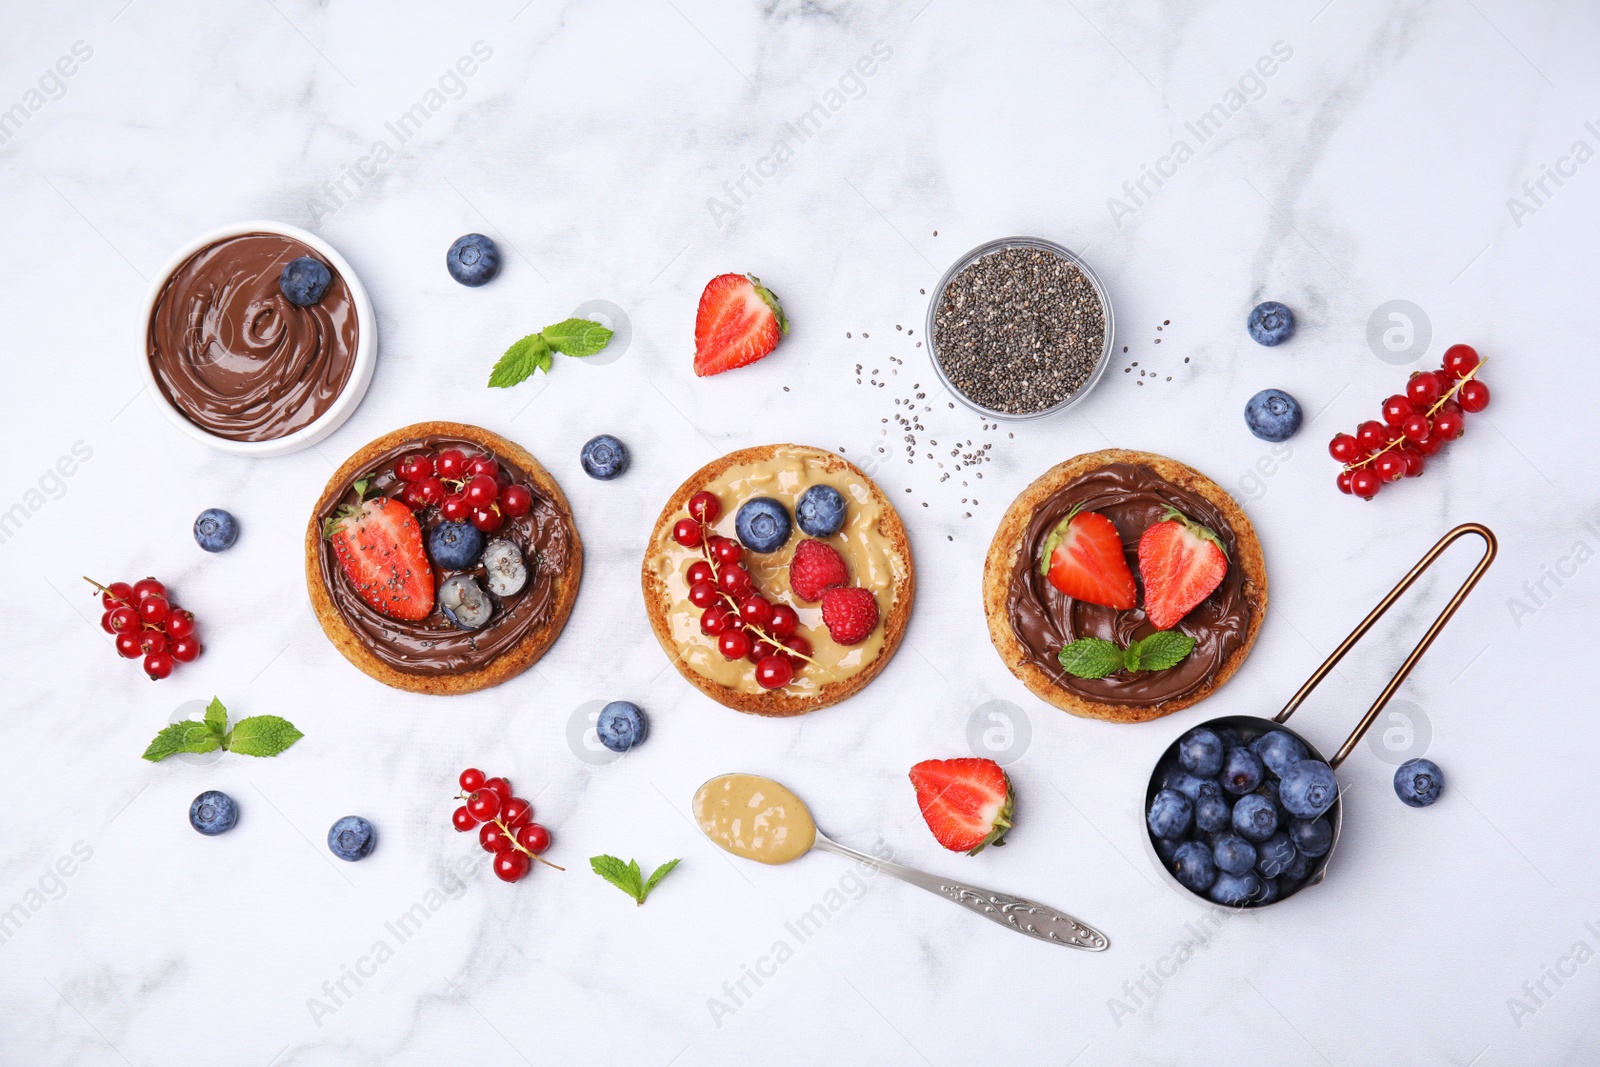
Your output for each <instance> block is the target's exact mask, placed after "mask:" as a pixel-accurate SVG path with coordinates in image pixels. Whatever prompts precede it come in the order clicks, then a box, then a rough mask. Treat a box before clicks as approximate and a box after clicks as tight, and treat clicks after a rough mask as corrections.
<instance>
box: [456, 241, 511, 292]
mask: <svg viewBox="0 0 1600 1067" xmlns="http://www.w3.org/2000/svg"><path fill="white" fill-rule="evenodd" d="M444 265H445V268H446V269H447V270H449V272H450V277H452V278H454V279H455V280H456V281H458V282H460V283H461V284H462V285H471V286H479V285H482V284H484V283H485V282H487V281H489V280H491V279H492V278H493V277H494V276H495V275H496V274H499V273H500V249H499V248H498V247H496V245H495V243H494V242H493V241H491V240H490V239H489V238H487V237H485V236H484V235H483V234H481V233H469V234H467V235H465V236H463V237H457V238H456V240H455V243H454V244H452V245H451V246H450V251H448V252H446V253H445V254H444Z"/></svg>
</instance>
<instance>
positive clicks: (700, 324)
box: [694, 274, 789, 378]
mask: <svg viewBox="0 0 1600 1067" xmlns="http://www.w3.org/2000/svg"><path fill="white" fill-rule="evenodd" d="M788 332H789V320H788V319H786V318H784V315H783V308H782V306H781V305H779V303H778V298H777V297H776V296H774V295H773V293H772V290H770V289H767V288H766V287H764V286H763V285H762V284H761V279H760V278H757V277H756V276H755V275H753V274H719V275H717V276H716V277H715V278H712V279H711V281H710V282H708V283H707V284H706V289H705V292H703V293H701V294H700V310H699V311H698V312H696V314H695V318H694V372H695V374H697V375H699V376H700V377H702V378H708V377H710V376H711V375H713V374H721V373H722V372H723V371H725V370H733V369H734V368H735V367H743V366H745V365H746V364H750V363H754V362H755V361H756V360H758V359H760V358H761V357H763V356H765V355H767V354H769V353H770V352H771V351H772V350H773V349H774V348H777V347H778V339H779V338H780V337H782V336H783V335H784V334H786V333H788Z"/></svg>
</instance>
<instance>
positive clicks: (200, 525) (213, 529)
mask: <svg viewBox="0 0 1600 1067" xmlns="http://www.w3.org/2000/svg"><path fill="white" fill-rule="evenodd" d="M194 539H195V543H196V544H198V545H199V546H200V547H201V548H203V549H205V550H206V551H207V552H222V551H225V550H226V549H230V548H232V547H233V543H234V542H235V541H237V540H239V520H237V519H235V518H234V517H233V516H232V515H229V514H228V513H227V512H226V511H223V510H222V509H221V508H206V509H205V510H204V511H202V512H201V513H200V517H199V518H197V519H195V520H194Z"/></svg>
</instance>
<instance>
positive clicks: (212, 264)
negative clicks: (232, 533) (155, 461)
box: [147, 233, 358, 441]
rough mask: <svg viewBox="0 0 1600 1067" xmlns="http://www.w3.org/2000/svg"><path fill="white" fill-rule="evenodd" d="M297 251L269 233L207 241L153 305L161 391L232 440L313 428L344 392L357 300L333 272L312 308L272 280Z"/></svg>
mask: <svg viewBox="0 0 1600 1067" xmlns="http://www.w3.org/2000/svg"><path fill="white" fill-rule="evenodd" d="M301 256H311V257H313V258H315V259H317V260H319V261H321V262H324V263H326V260H324V259H323V257H322V256H321V255H320V254H318V253H317V252H316V251H314V250H313V249H311V248H309V247H308V246H306V245H304V244H302V243H301V242H299V241H296V240H294V239H293V238H290V237H284V236H282V235H281V234H275V233H247V234H242V235H240V236H238V237H227V238H224V239H222V240H220V241H217V242H216V243H215V244H210V245H207V246H206V247H205V248H202V249H201V250H200V251H198V252H196V253H195V254H194V255H192V256H190V257H189V258H188V259H186V260H184V261H183V264H182V265H181V266H179V267H178V269H177V270H175V271H173V272H172V275H171V276H170V277H169V278H168V279H167V283H166V285H165V286H163V287H162V290H161V293H160V295H159V296H158V297H157V298H156V303H155V307H154V308H152V309H151V312H150V326H149V331H148V334H147V354H148V357H149V359H150V369H151V370H152V371H154V372H155V379H156V384H157V385H158V386H160V388H161V392H162V394H163V395H165V396H166V398H167V399H168V400H169V401H171V403H172V405H173V406H174V407H176V408H177V409H178V410H179V411H181V412H182V413H183V414H184V415H185V416H186V417H187V418H188V419H189V421H190V422H192V423H194V424H195V425H196V426H199V427H200V428H201V429H203V430H205V431H207V432H208V433H212V434H215V435H217V436H218V437H226V438H228V439H229V440H233V441H272V440H276V439H277V438H280V437H286V436H288V435H289V434H291V433H294V432H295V431H296V430H299V429H302V428H303V427H306V426H309V425H311V423H313V422H315V421H316V420H317V419H318V418H319V417H320V416H321V415H322V413H323V412H325V411H327V410H328V408H329V407H331V406H332V405H333V402H334V400H335V399H336V398H337V397H338V396H339V394H340V393H341V392H343V391H344V387H345V385H346V383H348V382H349V380H350V375H351V372H352V371H354V369H355V364H356V341H357V327H358V324H357V322H356V307H355V301H354V300H353V299H352V298H351V296H350V286H349V285H348V284H347V283H346V282H345V280H344V278H343V277H341V276H340V275H339V272H338V271H336V270H334V269H333V265H332V264H327V266H328V270H329V272H330V273H331V274H332V275H333V278H332V280H331V281H330V282H329V283H328V290H327V292H325V293H324V294H323V295H322V299H321V300H319V301H317V302H316V303H315V304H312V305H311V306H310V307H297V306H296V305H294V304H291V303H290V302H289V299H288V298H287V297H285V296H284V295H283V293H282V291H281V290H280V289H279V287H278V277H279V275H281V274H282V273H283V268H284V267H285V266H286V265H287V264H289V263H290V262H292V261H294V260H296V259H299V258H300V257H301Z"/></svg>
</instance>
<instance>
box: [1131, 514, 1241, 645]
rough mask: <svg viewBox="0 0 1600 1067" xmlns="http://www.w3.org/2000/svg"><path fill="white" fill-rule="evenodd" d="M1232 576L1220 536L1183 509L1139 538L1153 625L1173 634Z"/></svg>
mask: <svg viewBox="0 0 1600 1067" xmlns="http://www.w3.org/2000/svg"><path fill="white" fill-rule="evenodd" d="M1227 573H1228V553H1227V550H1225V549H1224V548H1223V547H1222V541H1221V539H1220V538H1218V537H1217V534H1216V531H1215V530H1212V529H1210V528H1208V527H1205V526H1201V525H1200V524H1199V523H1198V522H1195V521H1194V520H1193V519H1191V518H1189V517H1188V516H1187V515H1185V514H1183V512H1181V511H1179V510H1178V509H1177V508H1174V507H1169V508H1167V517H1166V519H1165V520H1164V521H1162V522H1158V523H1156V524H1155V525H1154V526H1152V527H1150V528H1149V529H1148V530H1146V531H1145V532H1144V536H1143V537H1141V538H1139V574H1140V576H1141V577H1142V578H1144V613H1145V615H1146V616H1148V617H1149V619H1150V625H1152V626H1154V627H1155V628H1156V629H1158V630H1170V629H1172V628H1173V627H1174V626H1176V625H1178V623H1179V622H1180V621H1181V620H1182V619H1183V617H1184V616H1185V615H1187V614H1189V612H1191V611H1193V610H1194V606H1195V605H1196V604H1198V603H1200V601H1202V600H1204V599H1205V598H1206V597H1208V596H1210V595H1211V592H1212V590H1214V589H1216V587H1217V586H1219V585H1221V584H1222V578H1223V576H1224V575H1226V574H1227Z"/></svg>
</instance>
